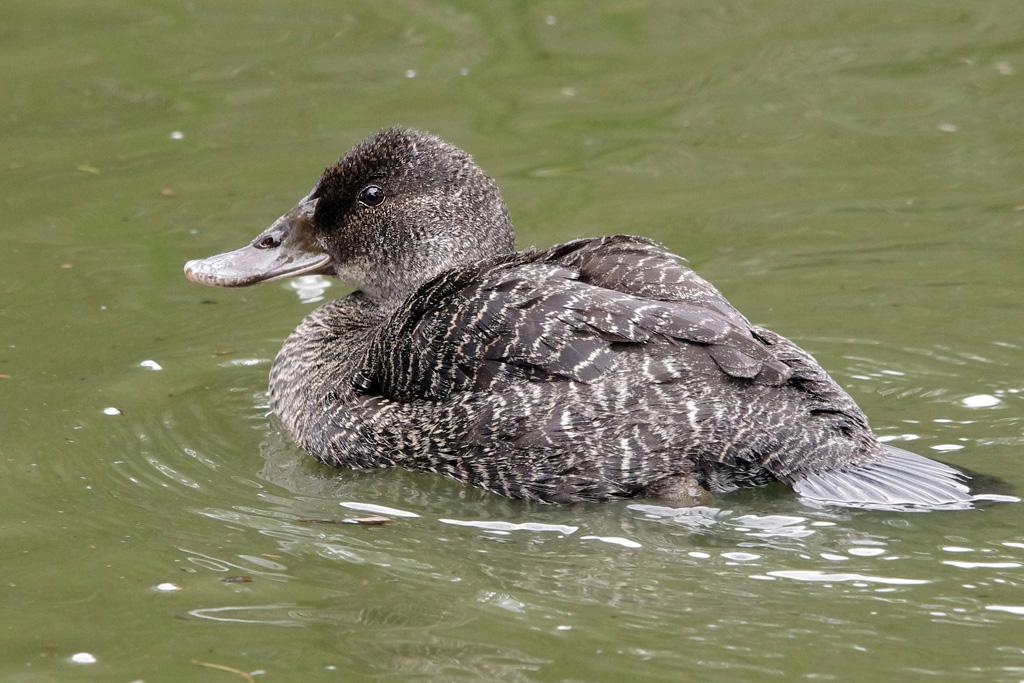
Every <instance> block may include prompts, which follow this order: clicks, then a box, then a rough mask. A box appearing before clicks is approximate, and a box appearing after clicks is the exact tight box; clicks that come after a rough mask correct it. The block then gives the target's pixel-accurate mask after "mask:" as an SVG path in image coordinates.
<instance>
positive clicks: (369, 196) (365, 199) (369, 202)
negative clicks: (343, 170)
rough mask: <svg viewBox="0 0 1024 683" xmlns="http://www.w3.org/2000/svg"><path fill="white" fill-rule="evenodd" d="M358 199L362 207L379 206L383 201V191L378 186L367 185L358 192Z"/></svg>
mask: <svg viewBox="0 0 1024 683" xmlns="http://www.w3.org/2000/svg"><path fill="white" fill-rule="evenodd" d="M358 199H359V203H360V204H362V205H363V206H369V207H374V206H380V205H381V202H383V201H384V190H382V189H380V186H378V185H367V186H366V187H364V188H363V189H361V190H360V191H359V197H358Z"/></svg>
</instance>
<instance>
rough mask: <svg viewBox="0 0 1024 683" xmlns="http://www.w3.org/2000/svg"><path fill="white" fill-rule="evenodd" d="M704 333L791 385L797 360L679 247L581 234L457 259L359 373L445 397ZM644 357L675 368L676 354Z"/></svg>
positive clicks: (390, 394)
mask: <svg viewBox="0 0 1024 683" xmlns="http://www.w3.org/2000/svg"><path fill="white" fill-rule="evenodd" d="M655 340H657V341H659V342H661V343H666V342H668V343H673V344H676V345H679V344H689V345H695V346H697V347H699V348H701V349H703V351H704V352H705V353H706V354H707V355H708V356H709V357H710V359H712V360H713V361H714V363H715V365H717V367H718V368H719V369H720V371H721V372H723V373H725V374H726V375H729V376H731V377H735V378H742V379H748V380H753V381H755V382H758V383H764V384H770V385H781V384H783V383H785V382H786V381H788V380H789V378H790V376H791V374H792V371H791V369H790V368H789V367H788V366H787V365H786V364H785V363H784V362H781V361H779V360H778V359H776V358H775V357H774V355H773V354H772V353H771V347H770V346H768V345H766V344H765V343H764V342H763V341H762V340H761V339H759V338H758V337H757V335H756V334H754V332H753V330H752V328H751V327H750V325H749V323H747V321H746V319H744V318H743V316H742V315H740V314H739V313H738V312H737V311H736V310H735V309H733V308H732V307H731V306H730V305H729V304H728V302H726V301H725V299H724V298H723V297H722V296H721V295H720V294H719V293H718V292H717V290H715V289H714V287H712V286H711V285H710V284H709V283H707V282H706V281H704V280H703V279H701V278H700V277H699V276H697V275H696V274H695V273H693V271H692V270H690V269H689V268H687V267H686V266H685V265H682V262H681V260H680V259H679V258H678V257H675V256H674V255H672V254H670V253H669V252H667V251H665V250H664V249H663V248H661V247H658V246H657V245H655V244H654V243H651V242H648V241H646V240H642V239H639V238H602V239H597V240H578V241H575V242H570V243H568V244H565V245H560V246H558V247H555V248H553V249H550V250H547V251H539V252H523V253H520V254H516V255H515V256H512V257H508V258H505V259H501V260H498V261H489V262H484V263H481V264H477V265H476V266H473V267H471V268H466V269H461V270H457V271H449V272H447V273H445V274H442V275H441V276H439V277H437V278H435V279H434V280H432V281H431V282H429V283H427V284H426V285H424V286H423V287H422V288H420V290H419V291H418V292H417V293H416V294H415V295H414V296H413V297H412V298H411V299H409V300H408V301H407V302H406V303H405V305H404V306H403V307H401V308H400V309H399V310H398V311H397V312H396V313H395V314H394V315H393V317H392V320H391V321H390V323H389V324H387V325H384V326H383V327H382V328H381V331H380V332H379V333H378V334H377V336H376V338H375V339H374V341H373V343H372V344H371V345H370V348H369V349H368V352H367V354H366V356H365V358H364V361H363V363H362V365H361V370H360V372H359V373H357V375H356V382H355V383H356V386H357V387H358V388H360V389H361V390H363V391H365V392H372V393H377V394H380V395H382V396H384V397H386V398H389V399H392V400H397V401H408V400H415V399H420V400H432V401H443V400H447V399H449V398H451V397H452V396H453V395H454V394H456V393H459V392H467V391H488V390H494V389H495V388H497V387H499V386H501V385H505V384H507V383H508V382H510V381H512V380H522V379H524V378H525V379H530V380H539V381H557V380H575V381H578V382H583V383H592V382H596V381H597V380H599V379H600V378H601V377H602V376H604V375H605V373H607V372H608V371H609V370H610V369H611V368H612V366H613V363H614V361H615V359H616V355H617V354H618V353H620V352H622V351H623V350H626V349H627V348H629V347H635V346H636V345H640V344H647V343H651V342H654V341H655ZM662 365H663V367H659V365H658V363H657V361H656V359H652V361H651V363H649V364H648V367H647V368H646V369H645V372H647V374H648V375H649V377H650V378H651V379H652V380H654V381H658V380H659V379H660V380H666V379H668V378H669V376H668V375H667V374H666V373H671V372H672V371H673V370H671V369H670V368H676V370H675V371H676V372H678V367H677V366H678V364H672V363H663V364H662Z"/></svg>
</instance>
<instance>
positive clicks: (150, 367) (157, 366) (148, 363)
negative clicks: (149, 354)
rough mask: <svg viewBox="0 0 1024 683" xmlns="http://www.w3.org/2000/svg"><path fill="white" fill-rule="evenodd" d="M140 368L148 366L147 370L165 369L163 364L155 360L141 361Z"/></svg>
mask: <svg viewBox="0 0 1024 683" xmlns="http://www.w3.org/2000/svg"><path fill="white" fill-rule="evenodd" d="M139 367H140V368H146V369H147V370H163V369H164V368H163V366H162V365H160V364H159V363H157V362H156V361H155V360H148V359H147V360H144V361H142V362H141V363H139Z"/></svg>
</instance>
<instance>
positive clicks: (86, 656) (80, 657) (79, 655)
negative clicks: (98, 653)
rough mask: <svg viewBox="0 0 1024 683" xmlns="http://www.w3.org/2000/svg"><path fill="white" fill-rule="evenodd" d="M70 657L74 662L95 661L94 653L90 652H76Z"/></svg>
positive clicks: (92, 662) (86, 662)
mask: <svg viewBox="0 0 1024 683" xmlns="http://www.w3.org/2000/svg"><path fill="white" fill-rule="evenodd" d="M70 659H71V661H72V662H74V663H75V664H95V663H96V657H95V655H93V654H91V653H89V652H76V653H75V654H73V655H71V657H70Z"/></svg>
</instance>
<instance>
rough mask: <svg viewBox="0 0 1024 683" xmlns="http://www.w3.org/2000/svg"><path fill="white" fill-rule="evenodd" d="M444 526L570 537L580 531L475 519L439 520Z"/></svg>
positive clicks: (563, 526)
mask: <svg viewBox="0 0 1024 683" xmlns="http://www.w3.org/2000/svg"><path fill="white" fill-rule="evenodd" d="M437 521H439V522H441V523H442V524H453V525H455V526H470V527H475V528H477V529H486V530H488V531H554V532H557V533H560V534H564V535H566V536H568V535H569V534H574V533H576V532H577V531H579V527H578V526H568V525H566V524H541V523H540V522H524V523H522V524H513V523H512V522H499V521H483V520H474V519H444V518H442V519H439V520H437Z"/></svg>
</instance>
